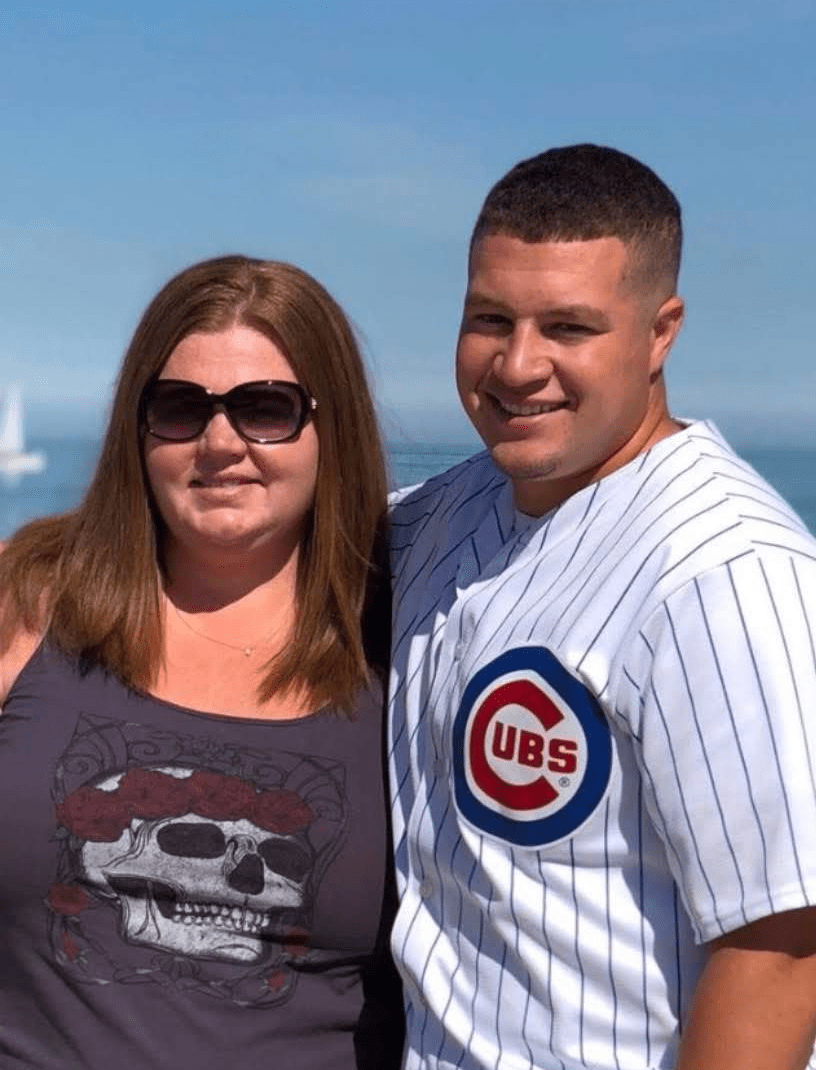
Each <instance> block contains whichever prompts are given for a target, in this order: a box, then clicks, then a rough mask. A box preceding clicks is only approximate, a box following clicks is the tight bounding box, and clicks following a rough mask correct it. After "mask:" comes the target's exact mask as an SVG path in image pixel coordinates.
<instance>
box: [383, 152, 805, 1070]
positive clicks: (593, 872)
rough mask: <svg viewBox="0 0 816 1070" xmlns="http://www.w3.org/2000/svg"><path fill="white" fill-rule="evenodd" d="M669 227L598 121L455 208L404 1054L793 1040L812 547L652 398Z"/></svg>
mask: <svg viewBox="0 0 816 1070" xmlns="http://www.w3.org/2000/svg"><path fill="white" fill-rule="evenodd" d="M680 241H681V220H680V208H679V205H678V203H677V201H676V199H675V197H674V196H673V194H672V193H671V192H670V191H669V190H668V189H667V187H666V186H665V185H664V184H663V183H662V182H661V181H660V179H659V178H658V177H657V176H656V175H655V174H654V173H653V172H652V171H650V170H649V169H648V168H647V167H645V166H644V165H643V164H641V163H639V162H638V161H636V160H634V159H632V158H631V157H629V156H626V155H624V154H623V153H620V152H617V151H615V150H612V149H607V148H599V147H597V146H593V145H578V146H571V147H568V148H562V149H554V150H551V151H549V152H546V153H544V154H542V155H541V156H538V157H535V158H534V159H531V160H527V161H525V162H523V163H520V164H519V165H518V166H516V167H515V168H513V170H511V171H510V172H509V174H508V175H506V176H505V178H503V179H502V180H501V181H500V182H499V183H498V184H497V185H496V186H495V187H494V189H493V190H492V191H491V192H490V194H489V195H488V197H487V200H486V202H485V205H484V207H483V209H482V212H481V214H480V216H479V219H478V221H477V223H476V227H475V231H474V234H473V239H472V243H471V249H470V261H469V276H468V288H467V294H466V297H465V307H464V314H463V317H462V326H461V331H460V336H459V343H458V350H457V382H458V387H459V394H460V397H461V400H462V404H463V405H464V408H465V410H466V412H467V414H468V416H469V417H470V419H471V420H472V421H473V424H474V425H475V427H476V429H477V430H478V432H479V434H480V435H481V437H482V438H483V439H484V442H485V444H486V446H487V453H483V454H480V455H478V456H476V457H474V458H471V459H470V460H469V461H467V462H465V463H464V464H462V465H459V466H458V467H457V468H454V469H453V470H451V471H450V472H447V473H445V474H444V475H442V476H439V477H436V478H434V479H432V480H430V481H429V482H428V483H426V484H424V485H423V486H421V487H419V488H415V489H412V490H409V491H407V492H404V493H403V494H401V495H399V496H398V500H397V501H396V503H395V507H394V513H393V543H394V562H393V563H394V582H395V596H396V597H395V603H396V607H397V609H396V614H395V624H394V656H393V678H392V699H391V718H392V746H391V772H392V776H393V784H394V789H393V790H394V806H395V828H394V837H395V846H396V853H397V867H398V879H399V885H400V892H401V907H400V912H399V916H398V919H397V923H396V927H395V932H394V937H393V947H394V951H395V954H396V957H397V959H398V961H399V963H400V966H401V969H402V973H403V977H404V982H405V988H406V995H407V1000H408V1014H409V1020H408V1029H409V1050H408V1054H407V1058H406V1067H407V1070H417V1068H420V1067H422V1068H429V1070H430V1068H434V1070H435V1068H445V1070H448V1068H451V1067H461V1068H463V1070H476V1068H479V1070H482V1068H487V1067H491V1068H501V1070H504V1068H508V1070H509V1068H512V1070H520V1068H523V1067H536V1068H555V1067H557V1068H560V1070H575V1068H578V1067H592V1068H596V1070H607V1068H619V1070H645V1068H647V1067H676V1068H677V1070H726V1068H728V1070H759V1068H761V1070H791V1068H798V1070H801V1068H802V1067H804V1066H805V1065H807V1063H808V1058H809V1056H810V1053H811V1051H812V1048H813V1039H814V1031H815V1030H816V954H814V953H816V908H814V905H813V904H814V903H816V791H814V780H815V778H816V773H814V759H815V758H816V718H815V717H814V705H815V704H816V653H814V643H815V642H816V542H814V540H813V539H812V538H811V537H810V535H809V534H808V533H807V531H806V529H805V528H804V526H803V525H802V523H801V521H800V520H799V519H798V518H797V517H796V515H795V514H794V513H793V512H792V511H791V510H790V509H789V508H788V506H787V505H786V504H785V503H784V502H783V501H782V500H781V499H780V498H779V497H778V495H776V494H775V492H774V491H773V490H771V488H770V487H769V486H768V485H767V484H766V483H764V482H763V480H762V479H760V477H759V476H758V475H757V474H756V473H755V472H753V470H752V469H751V468H750V467H749V466H748V465H747V464H745V463H744V462H742V461H741V460H740V459H739V458H738V457H737V456H736V455H735V454H734V453H733V452H732V451H731V450H730V449H729V447H728V446H727V445H726V444H725V442H724V441H723V440H722V438H721V437H720V436H719V434H718V433H717V431H716V430H715V429H714V428H713V427H712V426H711V425H710V424H705V423H694V422H692V423H685V422H682V421H680V420H677V419H675V418H673V417H672V416H671V415H670V412H669V409H668V407H667V401H666V393H665V386H664V378H663V369H664V364H665V361H666V358H667V356H668V353H669V350H670V348H671V345H672V343H673V341H674V339H675V338H676V336H677V333H678V331H679V330H680V326H681V323H682V318H683V303H682V301H681V300H680V298H679V297H678V296H677V295H676V284H677V272H678V267H679V260H680ZM777 359H779V358H777ZM813 1065H816V1064H813Z"/></svg>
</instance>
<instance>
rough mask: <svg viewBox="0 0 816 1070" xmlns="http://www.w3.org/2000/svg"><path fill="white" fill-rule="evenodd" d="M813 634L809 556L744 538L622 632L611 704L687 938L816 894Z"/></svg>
mask: <svg viewBox="0 0 816 1070" xmlns="http://www.w3.org/2000/svg"><path fill="white" fill-rule="evenodd" d="M815 641H816V560H813V559H810V558H807V557H805V556H804V555H793V554H791V553H789V552H780V553H776V554H774V553H767V554H758V553H756V552H751V553H747V554H746V555H745V556H743V557H741V558H738V559H737V560H734V561H731V562H729V563H728V564H725V565H722V566H720V567H718V568H716V569H713V570H712V571H711V572H708V573H706V574H704V575H702V576H700V577H698V578H696V579H695V580H693V581H691V582H689V583H687V584H685V585H684V586H683V587H682V588H681V589H680V590H678V591H676V592H675V593H674V594H672V595H671V596H670V597H668V598H667V599H666V600H665V601H664V602H662V603H661V605H660V606H659V607H658V609H657V610H655V611H654V612H653V613H652V614H651V616H650V618H649V620H648V621H647V623H646V625H645V626H644V627H643V628H642V629H641V630H640V632H639V633H638V636H637V638H636V639H635V640H634V642H633V644H632V647H631V650H630V655H629V657H628V659H627V663H626V665H625V666H624V670H623V679H624V684H623V686H622V689H621V697H622V701H621V703H620V704H619V710H620V708H621V706H623V707H625V708H626V709H627V711H628V712H627V720H628V722H629V726H630V731H631V733H632V736H633V739H634V743H635V748H636V753H637V757H638V761H639V763H640V766H641V773H642V776H643V784H644V797H645V800H646V806H647V808H648V810H649V813H650V816H651V818H652V820H653V822H654V824H655V826H656V828H657V831H658V833H659V834H660V836H661V838H662V839H663V841H664V844H665V846H666V851H667V854H668V859H669V865H670V866H671V869H672V873H673V875H674V878H675V880H676V882H677V885H678V887H679V890H680V893H681V896H682V898H683V901H684V904H685V907H686V910H687V911H688V914H689V916H690V918H691V922H692V925H693V927H694V930H695V934H696V938H697V939H698V940H699V941H707V940H711V939H714V938H715V937H717V936H720V935H722V934H723V933H726V932H730V931H732V930H734V929H737V928H740V927H741V926H743V925H746V924H748V923H749V922H751V921H755V920H756V919H758V918H761V917H764V916H766V915H769V914H775V913H779V912H781V911H785V910H792V909H795V908H797V907H803V906H806V905H809V904H814V903H816V773H815V772H814V768H815V765H816V652H815V650H814V642H815Z"/></svg>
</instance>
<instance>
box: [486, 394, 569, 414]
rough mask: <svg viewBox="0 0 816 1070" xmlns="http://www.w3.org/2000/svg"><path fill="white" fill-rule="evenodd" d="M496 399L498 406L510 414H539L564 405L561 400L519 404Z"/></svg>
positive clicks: (561, 407) (553, 410)
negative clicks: (536, 403)
mask: <svg viewBox="0 0 816 1070" xmlns="http://www.w3.org/2000/svg"><path fill="white" fill-rule="evenodd" d="M496 401H497V403H498V406H499V408H501V409H504V411H505V412H509V413H510V415H511V416H541V414H542V413H545V412H555V411H556V409H563V408H564V406H565V402H563V401H550V402H542V403H541V404H539V405H521V404H518V403H515V402H512V401H499V400H498V398H497V399H496Z"/></svg>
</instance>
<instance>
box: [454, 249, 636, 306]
mask: <svg viewBox="0 0 816 1070" xmlns="http://www.w3.org/2000/svg"><path fill="white" fill-rule="evenodd" d="M628 266H629V250H628V248H627V246H626V245H624V243H623V242H622V241H621V240H620V239H619V238H597V239H591V240H588V241H563V242H562V241H546V242H525V241H522V240H521V239H520V238H515V237H512V236H510V235H505V234H488V235H485V236H484V237H482V238H480V239H479V241H478V242H477V243H475V244H474V247H473V250H472V252H471V257H470V264H469V270H468V288H467V296H466V300H467V301H468V303H473V302H477V301H480V300H490V299H496V300H501V299H502V298H503V297H508V298H512V299H514V300H515V299H525V298H527V297H529V298H531V299H533V298H535V297H542V296H545V295H546V296H547V297H548V298H549V299H551V300H552V301H554V302H556V303H557V304H558V305H559V306H563V307H565V308H567V307H569V306H576V307H577V306H581V305H597V303H598V301H599V300H603V299H604V298H608V297H612V296H613V295H616V294H618V293H619V292H620V290H621V286H622V283H623V282H624V280H625V278H626V276H627V269H628Z"/></svg>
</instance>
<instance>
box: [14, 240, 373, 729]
mask: <svg viewBox="0 0 816 1070" xmlns="http://www.w3.org/2000/svg"><path fill="white" fill-rule="evenodd" d="M235 323H239V324H243V325H246V326H249V327H252V328H254V329H255V330H258V331H260V332H262V333H263V334H265V335H266V336H267V337H269V338H270V339H271V340H272V341H273V342H275V344H276V345H278V346H279V347H280V348H281V349H282V350H283V352H284V353H285V354H286V357H287V359H288V360H289V363H290V364H291V365H292V368H293V370H294V372H295V374H296V376H297V378H298V380H299V381H300V382H301V383H302V385H303V386H304V387H305V389H306V390H307V391H308V393H309V394H311V395H312V396H313V397H315V398H317V401H318V404H317V409H316V411H315V414H314V421H315V428H316V431H317V436H318V441H319V444H320V455H319V464H318V475H317V486H316V491H315V500H314V505H313V508H312V516H311V518H310V523H309V524H308V525H307V528H308V530H307V534H306V536H305V540H304V545H303V547H302V549H301V554H300V567H299V574H298V611H297V614H296V625H295V632H294V635H293V637H292V641H291V642H290V643H288V644H287V646H286V648H285V650H283V651H282V652H281V654H280V655H278V657H277V658H275V659H273V661H272V662H270V664H269V665H268V666H267V671H266V675H265V677H264V679H263V680H262V682H261V685H260V687H259V697H260V699H261V700H262V701H263V700H266V699H268V698H270V697H271V695H272V694H274V693H275V692H276V691H281V690H283V691H285V690H287V689H288V688H292V687H299V688H304V689H305V690H306V691H307V693H308V694H309V695H310V697H311V699H312V701H313V702H314V703H315V705H316V706H321V705H324V704H326V703H329V702H332V703H334V704H336V705H338V706H340V707H345V708H348V707H349V706H350V703H351V699H352V698H353V695H354V693H355V691H356V690H357V688H358V687H359V686H360V684H361V683H362V682H363V681H364V680H365V679H366V678H367V672H368V666H369V665H373V666H374V667H375V668H377V669H381V668H382V662H383V657H384V653H385V651H384V644H383V642H382V630H383V628H385V629H386V630H387V619H385V618H386V614H385V612H384V611H379V610H378V609H377V607H378V606H380V607H382V606H383V605H384V598H385V591H384V580H385V577H384V576H383V570H382V569H381V568H378V567H377V566H376V565H374V564H372V561H373V560H374V557H375V556H380V557H381V554H379V552H378V549H377V546H375V543H377V542H378V540H379V539H381V537H382V523H383V514H384V509H385V493H386V476H385V463H384V459H383V451H382V445H381V442H380V436H379V431H378V427H377V420H376V416H375V413H374V407H373V404H372V401H371V396H370V394H369V390H368V385H367V382H366V375H365V371H364V368H363V362H362V359H361V356H360V351H359V348H358V345H357V342H356V339H355V337H354V332H353V331H352V328H351V326H350V324H349V322H348V320H347V318H346V316H345V314H344V313H343V311H342V309H341V308H340V307H339V305H338V304H337V303H336V302H335V301H334V299H333V298H332V297H331V296H330V295H329V294H328V293H327V292H326V290H325V289H324V288H323V287H322V286H321V285H320V284H319V283H318V282H317V281H316V280H315V279H313V278H312V277H311V276H310V275H308V274H306V272H304V271H301V270H300V269H299V268H296V267H293V266H292V265H291V264H285V263H281V262H277V261H264V260H252V259H249V258H247V257H243V256H225V257H219V258H217V259H214V260H208V261H204V262H203V263H200V264H195V265H193V266H192V267H190V268H187V269H186V270H185V271H182V272H181V273H180V274H178V275H176V276H175V277H174V278H173V279H171V280H170V282H168V283H167V285H166V286H164V287H163V288H162V290H161V291H160V292H159V293H158V294H157V295H156V297H155V298H154V299H153V301H152V302H151V303H150V305H149V306H148V308H147V310H146V312H145V313H144V315H143V317H142V319H141V322H140V323H139V325H138V327H137V328H136V332H135V334H134V336H133V339H132V341H131V343H130V346H129V347H128V350H127V353H126V354H125V358H124V362H123V364H122V368H121V371H120V374H119V379H118V382H117V386H116V391H115V395H114V400H113V408H112V412H111V417H110V421H109V424H108V428H107V432H106V434H105V437H104V441H103V445H102V452H101V456H100V458H99V462H98V465H97V468H96V472H95V474H94V477H93V480H92V482H91V484H90V487H89V489H88V491H87V494H86V495H85V498H84V500H83V502H82V504H81V505H80V506H79V508H78V509H76V510H74V511H73V512H70V513H67V514H65V515H62V516H53V517H46V518H44V519H41V520H35V521H33V522H32V523H30V524H28V525H26V526H25V527H24V528H21V529H20V531H18V532H17V533H16V534H15V535H14V536H13V537H12V538H11V540H10V541H9V543H8V545H7V547H6V550H5V552H4V553H3V554H2V555H0V589H2V591H3V592H4V617H3V621H2V635H3V637H4V640H5V642H4V646H6V647H7V646H8V643H9V642H10V640H11V638H12V637H13V634H14V632H15V630H16V629H18V628H19V627H20V626H21V625H22V626H24V627H25V628H27V629H29V630H32V631H34V630H37V629H41V628H43V627H45V628H47V630H48V633H49V636H50V638H51V640H52V641H53V642H55V643H56V644H57V645H58V646H59V647H61V648H62V649H63V650H64V651H66V652H67V653H68V654H70V655H73V656H75V657H76V658H78V659H79V661H80V664H82V665H87V666H90V665H99V666H102V667H103V668H105V669H107V670H109V671H110V672H113V673H115V674H116V675H117V676H119V677H120V678H121V679H122V680H123V681H124V682H125V683H126V684H128V685H130V686H134V687H142V688H145V687H148V688H149V687H150V686H151V684H152V683H153V682H154V681H155V680H156V677H157V673H158V671H159V668H160V663H161V658H162V649H163V633H162V618H161V601H160V575H161V542H162V523H161V518H160V516H159V515H158V513H157V511H156V509H155V507H154V505H153V504H152V501H151V497H150V493H149V489H148V484H147V480H146V477H145V473H144V467H143V461H142V451H141V442H140V428H139V399H140V397H141V394H142V390H143V389H144V387H145V385H146V383H147V382H148V381H149V380H150V379H151V378H152V377H153V376H155V375H157V374H158V373H159V371H160V370H161V368H162V367H163V365H164V363H165V361H166V360H167V359H168V357H169V356H170V354H171V353H172V351H173V350H174V349H175V347H176V346H177V345H178V344H179V342H180V341H181V340H182V339H183V338H185V337H187V335H189V334H192V333H194V332H213V331H219V330H223V329H225V328H227V327H229V326H230V325H232V324H235ZM372 614H373V615H374V616H376V617H378V618H379V619H377V620H373V619H369V621H368V624H367V626H366V627H365V628H364V627H363V625H362V624H361V618H362V617H363V616H364V615H367V616H368V617H369V618H371V616H372ZM364 632H365V634H364Z"/></svg>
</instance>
